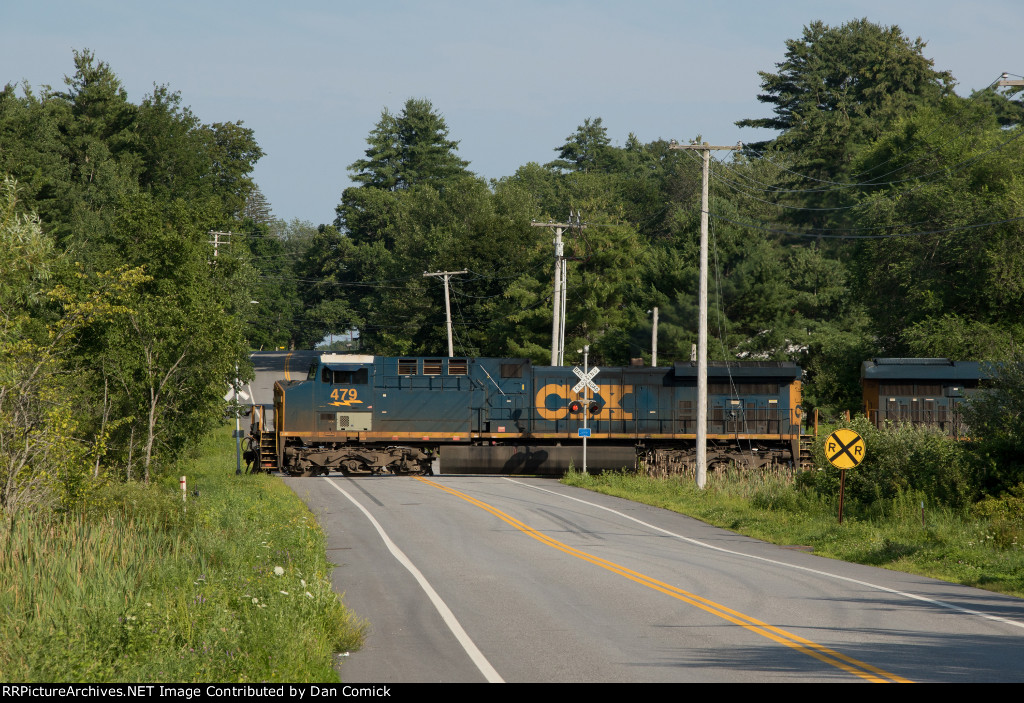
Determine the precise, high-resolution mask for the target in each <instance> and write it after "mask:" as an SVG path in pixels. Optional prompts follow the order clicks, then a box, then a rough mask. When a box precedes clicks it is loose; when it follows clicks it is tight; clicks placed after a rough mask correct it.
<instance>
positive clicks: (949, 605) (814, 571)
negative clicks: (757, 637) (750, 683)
mask: <svg viewBox="0 0 1024 703" xmlns="http://www.w3.org/2000/svg"><path fill="white" fill-rule="evenodd" d="M505 480H506V481H511V482H512V483H517V484H519V485H520V486H525V487H527V488H532V489H534V490H537V491H544V492H545V493H551V494H553V495H556V496H560V497H562V498H566V499H568V500H574V501H576V502H577V503H583V504H584V505H590V506H592V507H595V508H600V509H601V510H607V511H608V512H610V513H614V514H616V515H618V516H619V517H623V518H625V519H627V520H630V521H632V522H635V523H637V524H639V525H643V526H644V527H648V528H650V529H652V530H656V531H657V532H661V533H663V534H666V535H668V536H670V537H675V538H676V539H681V540H683V541H684V542H689V543H690V544H694V545H696V546H698V547H704V548H705V549H712V550H714V551H716V552H723V553H725V554H732V555H734V556H738V557H744V558H746V559H755V560H757V561H763V562H766V563H768V564H775V565H776V566H783V567H787V568H790V569H797V570H799V571H806V572H808V573H812V574H817V575H818V576H826V577H828V578H833V579H836V580H838V581H847V582H849V583H855V584H857V585H859V586H866V587H868V588H873V589H875V590H878V591H885V592H886V593H893V594H896V595H899V596H903V597H904V598H909V599H911V600H918V601H923V602H925V603H931V604H932V605H937V606H939V607H941V608H948V609H949V610H956V611H959V612H961V613H967V614H968V615H976V616H978V617H981V618H985V619H986V620H994V621H996V622H1001V623H1004V624H1006V625H1011V626H1013V627H1019V628H1024V623H1022V622H1018V621H1017V620H1011V619H1009V618H1004V617H1000V616H999V615H989V614H988V613H982V612H980V611H977V610H971V609H970V608H963V607H961V606H959V605H953V604H952V603H946V602H944V601H941V600H935V599H934V598H928V597H926V596H919V595H916V594H913V593H907V592H906V591H898V590H896V589H894V588H888V587H886V586H879V585H878V584H874V583H868V582H867V581H859V580H857V579H854V578H850V577H849V576H840V575H839V574H830V573H829V572H827V571H819V570H818V569H812V568H810V567H807V566H799V565H797V564H789V563H786V562H784V561H777V560H775V559H768V558H767V557H759V556H756V555H754V554H744V553H743V552H737V551H734V550H732V549H725V548H724V547H716V546H715V545H713V544H707V543H706V542H701V541H700V540H696V539H693V538H692V537H684V536H683V535H679V534H676V533H675V532H669V531H668V530H666V529H663V528H661V527H658V526H657V525H651V524H649V523H646V522H644V521H643V520H638V519H637V518H635V517H632V516H631V515H626V514H625V513H621V512H619V511H618V510H614V509H613V508H608V507H606V506H604V505H598V504H597V503H591V502H590V501H588V500H583V499H582V498H575V497H573V496H569V495H566V494H564V493H559V492H557V491H552V490H549V489H547V488H541V487H540V486H531V485H530V484H528V483H523V482H522V481H517V480H515V479H512V478H508V477H505ZM613 497H614V496H613ZM651 507H654V506H651ZM694 519H696V518H694ZM996 595H998V594H996Z"/></svg>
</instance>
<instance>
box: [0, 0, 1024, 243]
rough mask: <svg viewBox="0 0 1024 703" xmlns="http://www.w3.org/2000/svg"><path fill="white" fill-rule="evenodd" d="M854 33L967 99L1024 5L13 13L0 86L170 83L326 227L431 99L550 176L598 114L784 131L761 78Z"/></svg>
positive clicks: (1, 53)
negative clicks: (404, 122) (377, 154)
mask: <svg viewBox="0 0 1024 703" xmlns="http://www.w3.org/2000/svg"><path fill="white" fill-rule="evenodd" d="M860 17H867V18H868V19H869V20H871V21H872V22H876V23H878V24H885V25H892V24H896V25H899V26H900V28H901V29H902V30H903V32H904V33H905V34H906V35H908V36H909V37H911V38H912V39H913V38H916V37H921V38H922V39H924V40H925V41H926V42H927V43H928V46H927V47H926V49H925V55H926V56H927V57H929V58H931V59H933V60H934V61H935V67H936V68H937V69H940V70H949V71H951V72H952V73H953V75H954V77H955V78H956V79H957V81H958V92H960V93H961V94H967V93H969V92H970V91H971V90H974V89H977V88H982V87H984V86H986V85H988V84H989V83H991V82H992V81H993V80H995V79H996V78H998V76H999V74H1000V73H1001V72H1003V71H1008V72H1010V73H1015V74H1024V55H1022V54H1021V52H1020V50H1019V46H1020V39H1019V36H1020V33H1021V31H1022V29H1024V21H1022V20H1024V3H1020V2H1018V1H1015V0H980V1H979V2H975V3H967V2H963V0H957V1H953V0H932V1H931V2H916V1H908V2H902V1H900V0H889V1H888V2H881V1H875V0H870V1H862V2H827V1H825V0H818V1H816V2H811V1H810V0H797V1H789V0H787V1H786V2H776V3H764V2H754V1H748V0H737V1H734V2H729V1H728V0H722V1H720V2H718V3H710V2H706V1H704V2H689V1H682V2H680V1H678V0H677V1H676V2H667V1H665V2H663V1H660V0H659V1H652V2H644V1H643V0H633V2H626V1H625V0H623V1H620V0H588V1H586V2H584V1H582V0H571V1H569V0H566V1H559V0H550V1H543V2H541V1H535V0H516V1H514V2H508V1H507V0H506V1H505V2H490V1H488V0H474V1H456V0H432V1H430V2H403V1H401V0H398V1H396V2H391V3H387V4H384V3H369V2H366V1H365V0H362V1H360V2H347V1H338V0H334V1H328V0H310V1H306V0H293V1H292V2H288V3H285V2H270V1H269V0H248V1H245V2H239V1H236V0H228V1H223V2H222V1H220V0H206V1H205V2H196V1H195V0H178V2H175V3H166V4H159V5H157V4H155V3H149V2H138V1H136V0H75V1H70V0H68V1H61V0H35V1H34V2H23V3H16V2H14V1H13V0H3V4H2V5H0V83H7V82H13V83H20V82H21V81H27V82H28V83H29V84H30V85H31V86H33V87H34V88H38V87H39V86H41V85H43V84H50V85H53V86H54V87H55V88H58V87H62V81H63V77H64V76H65V75H66V74H69V73H72V72H73V68H74V67H73V63H72V50H73V49H83V48H89V49H91V50H92V51H93V52H94V53H95V54H96V56H97V58H98V59H100V60H102V61H106V62H107V63H109V64H110V65H111V67H112V68H113V70H114V71H115V73H117V75H118V76H119V77H120V78H121V80H122V82H123V83H124V85H125V88H126V89H127V90H128V93H129V96H130V97H131V99H132V100H133V101H135V102H137V101H139V100H141V99H142V97H143V96H144V95H146V94H147V93H149V92H150V91H151V90H152V87H153V84H154V83H158V84H167V85H169V86H170V87H171V88H172V89H173V90H177V91H179V92H180V93H181V95H182V100H183V102H184V104H186V105H189V106H191V107H192V110H193V111H194V112H195V113H196V115H197V116H198V117H199V118H200V119H201V120H202V121H204V122H221V121H235V120H242V121H243V122H244V123H245V124H246V125H247V126H249V127H251V128H252V129H254V130H255V133H256V137H257V139H258V140H259V143H260V145H261V146H262V148H263V150H264V151H265V152H266V153H267V155H266V156H265V157H264V158H263V160H262V161H261V162H260V164H259V165H258V167H257V169H256V174H255V176H256V180H257V182H258V183H259V185H260V188H261V189H262V190H263V192H264V194H265V195H266V197H267V199H268V200H269V201H270V204H271V206H272V208H273V212H274V214H275V215H276V216H278V217H281V218H284V219H292V218H299V219H303V220H309V221H312V222H313V223H314V224H319V223H322V222H331V221H332V220H333V219H334V206H335V205H336V204H337V203H338V200H339V198H340V194H341V191H342V190H343V189H344V188H345V187H346V186H347V185H348V184H349V182H348V172H347V171H346V170H345V167H346V166H348V165H349V164H351V163H352V162H353V161H355V160H356V159H358V158H361V157H362V156H363V151H364V150H365V148H366V142H365V140H366V136H367V134H368V133H369V131H370V130H371V129H372V128H373V126H374V124H375V123H376V122H377V120H378V119H379V118H380V114H381V111H382V110H383V109H384V108H388V109H390V110H391V111H393V112H399V111H400V110H401V108H402V105H403V104H404V102H405V101H406V99H407V98H410V97H423V98H428V99H429V100H431V101H432V102H433V104H434V107H435V109H437V110H438V111H439V112H440V113H442V114H443V115H444V117H445V119H446V120H447V123H448V126H449V129H450V137H451V138H452V139H455V140H458V141H459V142H460V146H459V154H460V156H461V157H462V158H464V159H467V160H469V161H470V168H471V169H472V170H473V171H475V172H476V173H477V174H479V175H481V176H484V177H487V178H500V177H502V176H507V175H511V174H512V173H513V172H514V171H515V169H516V168H517V167H518V166H520V165H522V164H524V163H527V162H529V161H537V162H540V163H544V162H547V161H550V160H551V159H552V158H553V157H554V151H553V150H554V148H555V147H557V146H559V145H560V144H561V143H562V142H564V140H565V138H566V137H567V136H568V135H569V134H571V133H572V132H573V131H574V130H575V128H576V126H577V125H579V124H581V123H582V122H583V120H584V119H585V118H587V117H602V118H603V119H604V124H605V126H606V127H607V128H608V133H609V136H610V137H611V138H612V140H613V142H614V143H616V144H622V143H624V142H625V139H626V137H627V136H628V134H629V133H630V132H634V133H636V135H637V136H638V137H639V138H640V139H641V140H642V141H645V142H647V141H651V140H654V139H657V138H659V137H663V138H666V139H669V138H673V139H679V140H686V139H690V138H692V137H694V136H696V135H697V134H701V135H703V136H704V138H705V139H707V140H709V141H712V142H717V143H724V144H731V143H735V142H736V141H738V140H740V139H742V140H744V141H754V140H756V139H758V138H764V137H765V136H770V133H766V132H761V131H760V130H752V129H742V130H741V129H739V128H737V127H736V126H735V125H734V124H733V123H734V122H735V121H736V120H739V119H742V118H746V117H762V116H767V115H768V114H770V110H769V109H768V107H767V106H765V105H762V104H761V103H759V102H758V101H757V93H758V90H759V85H760V83H759V78H758V75H757V72H758V71H759V70H761V71H772V70H774V68H775V64H776V63H777V62H779V61H781V60H782V57H783V53H784V51H785V46H784V42H785V40H786V39H791V38H796V37H799V36H800V34H801V33H802V30H803V27H804V26H805V25H806V24H808V23H810V22H811V21H813V20H816V19H820V20H822V21H824V22H826V23H827V24H830V25H839V24H842V23H843V22H845V21H847V20H850V19H855V18H860ZM758 132H761V133H760V134H759V133H758Z"/></svg>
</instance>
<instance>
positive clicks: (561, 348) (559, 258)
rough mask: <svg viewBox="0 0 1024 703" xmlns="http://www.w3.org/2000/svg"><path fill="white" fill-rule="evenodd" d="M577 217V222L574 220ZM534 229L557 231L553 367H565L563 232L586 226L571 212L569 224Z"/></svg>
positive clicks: (566, 286)
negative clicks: (545, 228) (547, 228)
mask: <svg viewBox="0 0 1024 703" xmlns="http://www.w3.org/2000/svg"><path fill="white" fill-rule="evenodd" d="M573 217H575V221H574V220H573ZM530 226H532V227H551V228H553V229H554V230H555V294H554V316H553V318H552V320H551V365H552V366H563V365H564V364H565V303H566V290H567V289H568V268H567V262H568V259H566V258H565V249H564V245H563V244H562V232H563V231H564V230H565V229H568V228H573V227H575V228H576V229H583V228H584V227H586V225H582V224H580V213H579V212H578V211H577V212H576V213H573V211H572V210H570V211H569V221H568V222H531V223H530Z"/></svg>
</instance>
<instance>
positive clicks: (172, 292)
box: [0, 20, 1024, 510]
mask: <svg viewBox="0 0 1024 703" xmlns="http://www.w3.org/2000/svg"><path fill="white" fill-rule="evenodd" d="M924 50H925V44H924V42H922V41H921V40H920V39H916V40H911V39H910V38H908V37H907V36H906V35H905V34H904V33H903V32H902V30H900V29H899V28H898V27H885V26H880V25H876V24H873V23H871V22H869V21H867V20H855V21H851V22H848V23H845V24H843V25H841V26H837V27H832V26H827V25H825V24H823V23H820V22H813V23H811V24H809V25H807V26H806V27H804V28H803V32H802V34H801V36H800V37H799V38H796V39H792V40H789V41H787V42H786V44H785V53H784V56H783V59H782V60H781V61H780V62H779V63H777V64H776V66H775V67H774V70H770V71H764V72H762V73H761V74H760V76H761V87H762V93H761V94H760V95H759V96H758V99H759V100H760V101H761V102H762V103H763V104H764V105H765V106H766V108H767V110H768V111H769V112H770V113H771V114H770V115H769V116H767V117H763V116H762V117H750V118H745V119H741V120H739V121H738V122H737V124H739V125H741V126H748V127H754V128H770V129H773V130H776V132H777V135H776V136H775V137H773V138H772V139H769V140H765V141H761V142H753V143H749V144H745V145H744V146H743V148H742V149H741V150H740V151H738V152H736V153H735V155H734V156H732V157H731V158H727V159H722V160H716V161H715V162H714V163H713V168H712V180H711V205H710V221H711V246H712V256H711V285H710V314H709V328H710V330H709V331H710V336H711V341H710V343H709V352H710V355H711V358H713V359H766V360H792V361H797V362H798V363H800V365H801V366H802V367H803V368H804V369H805V371H806V382H805V386H804V396H805V402H806V404H807V405H808V406H810V407H818V408H821V409H822V410H825V411H826V412H831V413H838V412H840V411H842V410H857V409H859V406H860V400H859V389H858V374H859V367H860V363H861V361H863V360H865V359H868V358H870V357H872V356H908V355H909V356H947V357H950V358H955V359H982V360H991V359H1007V358H1010V357H1012V356H1013V354H1014V353H1015V352H1014V350H1015V349H1017V348H1019V344H1020V341H1021V340H1022V337H1024V328H1022V325H1021V322H1020V315H1019V310H1021V309H1024V248H1022V247H1021V246H1020V242H1021V241H1022V238H1021V233H1022V223H1024V212H1022V209H1024V192H1022V185H1021V179H1020V178H1019V175H1018V174H1020V173H1021V172H1022V166H1024V140H1021V139H1020V136H1021V135H1022V134H1024V132H1022V131H1021V126H1020V121H1021V115H1022V110H1024V106H1022V103H1021V101H1020V100H1019V99H1018V96H1017V95H1016V94H1014V93H1013V92H1012V91H1006V90H1001V89H998V88H997V87H995V86H990V87H989V88H986V89H983V90H979V91H976V92H975V93H973V94H971V95H969V96H966V97H962V96H959V95H957V94H956V93H955V92H954V91H953V88H954V86H955V80H954V78H953V76H952V75H951V74H949V73H948V72H945V71H940V70H937V69H936V68H935V67H934V66H933V64H932V62H931V61H930V60H929V59H927V58H926V57H925V54H924ZM74 67H75V72H74V73H73V75H71V76H68V77H66V79H65V84H64V88H63V89H62V90H55V89H53V88H51V87H49V86H46V87H44V88H42V89H41V90H40V91H39V92H38V93H36V92H34V91H33V90H32V89H31V88H30V87H29V86H21V87H18V86H15V85H12V84H8V85H6V86H5V87H4V89H3V90H2V91H0V174H3V176H4V188H3V199H2V202H0V218H2V219H0V236H2V241H0V268H2V269H3V270H4V271H5V272H9V273H7V274H5V276H4V277H3V279H2V280H0V373H2V378H0V443H2V444H0V455H2V457H3V461H4V464H3V466H2V467H0V473H2V475H0V480H3V481H4V482H5V485H6V486H7V488H3V489H2V495H0V501H3V503H2V504H0V508H3V509H5V510H10V509H11V506H13V505H15V504H16V503H17V502H18V501H27V500H29V498H28V496H41V495H47V496H48V498H47V500H49V501H50V502H51V503H53V504H60V503H61V501H69V500H74V499H75V495H77V494H76V493H75V491H84V490H86V488H87V487H88V485H89V478H90V476H91V477H93V478H95V477H98V476H99V475H101V474H103V473H104V472H106V473H108V474H110V475H116V476H119V477H122V478H140V477H141V478H145V477H146V476H148V475H150V474H151V473H152V472H153V471H155V470H159V467H160V466H163V465H167V463H168V462H170V461H172V460H173V459H174V458H175V457H176V456H178V455H180V453H181V452H183V451H185V450H186V449H187V448H188V446H189V445H190V443H191V442H194V441H195V439H196V438H197V437H199V436H200V435H201V434H202V433H203V432H204V431H206V429H207V428H208V427H209V426H210V425H211V423H213V422H215V421H216V420H217V418H218V417H219V416H220V415H221V414H222V413H223V409H224V402H223V400H222V396H223V395H224V392H225V390H226V389H227V387H228V385H229V383H230V382H231V381H232V379H234V378H235V377H236V375H240V376H244V375H245V374H246V373H247V371H248V362H247V360H246V352H247V351H248V350H249V349H260V348H275V347H299V348H302V347H305V348H309V347H312V346H314V345H316V344H319V343H321V342H322V340H323V339H324V338H325V337H326V336H327V335H331V334H333V335H344V336H345V339H346V342H345V344H346V346H347V347H349V346H351V347H357V348H359V349H361V350H362V351H364V352H365V353H374V354H381V355H406V354H409V355H412V354H437V353H438V352H439V351H440V350H443V349H444V348H445V347H446V326H445V315H444V304H443V295H444V291H443V286H442V284H441V282H440V281H439V280H438V279H437V278H425V277H424V276H423V273H424V272H428V271H442V270H447V271H456V270H466V271H467V272H468V273H467V274H465V275H461V276H457V277H453V278H452V280H451V284H452V314H453V322H454V328H455V347H456V353H458V354H464V355H467V356H476V355H481V356H523V357H528V358H531V359H533V360H534V362H536V363H546V362H547V359H548V358H549V354H550V349H549V347H550V330H551V320H552V306H553V301H552V295H553V286H552V274H553V270H552V269H553V261H554V250H553V245H552V241H551V239H552V235H551V231H550V230H549V229H548V228H546V227H535V226H532V223H537V222H540V223H543V222H549V221H555V222H557V221H564V220H565V219H566V218H567V217H568V215H569V212H570V211H572V212H579V213H582V219H583V223H584V225H585V226H584V227H580V228H576V229H573V230H571V231H569V232H568V233H567V234H566V256H568V257H569V265H568V270H569V283H568V303H567V319H566V349H568V350H573V349H576V348H577V347H580V346H582V345H583V344H589V345H590V348H591V354H592V357H591V358H592V359H593V360H594V361H595V363H597V364H602V365H607V364H626V363H629V362H630V360H631V359H636V358H640V359H643V360H644V361H645V362H648V363H649V361H650V354H651V349H650V339H651V325H652V321H651V316H650V313H649V311H650V310H651V309H652V308H653V307H655V306H657V307H658V308H659V310H660V322H659V356H660V358H661V359H662V360H671V359H673V358H676V359H688V358H689V356H690V349H691V346H692V344H694V343H695V342H696V339H697V330H696V327H697V319H698V310H697V301H696V298H697V285H698V232H699V224H698V223H699V220H700V189H701V164H700V160H699V157H698V156H696V155H695V154H694V153H691V152H688V151H682V150H677V149H674V148H672V147H673V144H672V143H671V142H670V141H668V140H666V139H657V140H654V141H651V142H647V143H644V142H642V141H641V140H640V139H638V138H637V137H636V136H635V135H633V134H630V135H629V137H628V138H627V139H626V140H625V143H624V144H622V145H615V144H613V143H612V140H611V138H610V137H609V135H608V129H607V127H606V126H605V124H604V122H603V120H602V119H601V117H599V116H590V117H587V118H586V119H584V120H583V122H582V124H580V125H579V126H578V127H577V128H576V129H575V130H574V131H572V132H571V133H569V134H568V135H567V136H566V138H565V140H564V142H563V143H561V144H558V145H552V151H553V156H554V158H553V159H552V160H551V161H549V162H546V163H539V162H529V163H526V164H524V165H522V166H520V167H519V168H518V169H517V170H516V171H515V172H514V173H512V174H510V175H508V176H505V177H502V178H498V179H494V180H491V181H489V182H488V181H485V180H484V179H483V178H481V177H479V176H477V175H476V174H475V173H474V172H473V171H472V170H471V168H470V167H471V164H470V163H469V162H467V161H466V160H464V159H462V158H461V156H459V154H458V141H457V139H454V138H453V137H452V135H450V134H449V129H448V127H447V125H446V123H445V120H444V118H443V116H442V115H441V113H440V112H439V111H438V110H437V109H435V107H434V106H433V104H432V103H431V102H430V101H429V100H428V99H426V98H411V99H409V100H408V101H406V102H405V104H404V105H403V107H402V109H401V111H400V112H397V113H392V112H391V111H389V110H384V112H383V113H382V115H381V117H380V120H379V121H378V122H377V124H376V125H374V126H373V127H372V129H371V130H370V132H369V134H368V137H367V148H366V150H365V153H364V154H363V156H362V157H358V158H356V159H355V160H354V161H353V162H352V164H351V165H350V166H349V167H348V171H349V173H350V174H351V181H352V184H353V185H351V186H350V187H347V188H345V189H344V191H343V192H342V193H341V197H340V200H339V203H338V205H337V207H336V217H335V219H334V221H333V222H331V223H324V224H320V225H313V224H311V223H308V222H302V221H293V222H290V223H284V222H280V221H278V220H277V219H276V218H274V217H273V215H272V212H271V206H270V203H268V202H267V201H266V198H264V197H263V195H262V193H260V191H259V189H258V188H257V187H256V185H255V183H254V182H253V179H252V170H253V167H254V165H255V163H256V162H257V160H258V159H259V158H260V156H261V155H262V151H261V149H260V147H259V144H258V142H257V139H256V135H254V134H253V132H252V131H251V130H250V129H248V128H246V127H244V126H243V124H242V123H240V122H234V123H230V122H225V123H213V124H204V123H203V122H202V121H201V120H200V119H199V118H198V117H196V116H195V115H194V114H193V113H192V112H191V110H190V109H189V108H188V107H186V106H185V105H184V104H183V102H182V99H181V96H180V95H179V94H178V93H176V92H173V91H171V90H170V89H169V88H168V87H166V86H156V87H154V89H153V91H152V93H151V94H149V95H147V96H146V97H145V98H144V99H143V100H142V101H141V102H140V103H138V104H133V103H132V102H130V101H129V100H128V99H127V95H126V93H125V90H124V88H123V86H122V85H121V83H120V81H119V80H118V78H117V77H116V75H115V74H114V72H113V71H112V69H111V68H110V67H109V66H108V65H107V64H105V63H103V62H101V61H98V60H97V59H96V58H95V57H94V56H93V55H92V53H90V52H88V51H82V52H76V53H75V54H74ZM693 138H694V139H695V140H701V139H702V137H701V135H700V134H696V133H695V134H694V135H693ZM212 231H213V232H221V231H222V232H228V231H229V232H231V233H232V234H231V236H230V242H231V243H230V245H224V246H220V245H219V244H218V245H217V246H216V248H215V245H214V244H213V241H212V237H211V235H210V232H212ZM218 241H221V240H219V239H218ZM569 357H571V354H570V355H569ZM236 369H238V370H237V371H236ZM26 476H27V477H29V478H30V479H31V480H29V481H26V480H22V479H24V478H25V477H26ZM55 476H61V477H63V478H62V479H61V480H60V481H56V480H55V479H54V478H53V477H55ZM26 486H27V487H28V488H26ZM46 486H49V487H50V489H51V490H50V491H49V493H47V491H46V490H44V488H45V487H46Z"/></svg>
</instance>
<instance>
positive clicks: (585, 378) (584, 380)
mask: <svg viewBox="0 0 1024 703" xmlns="http://www.w3.org/2000/svg"><path fill="white" fill-rule="evenodd" d="M600 370H601V369H599V368H597V367H596V366H595V367H594V368H592V369H590V371H588V372H587V373H583V370H582V369H580V367H579V366H573V367H572V372H573V373H574V374H576V378H578V379H580V382H579V383H577V384H576V385H575V386H573V387H572V392H573V393H579V392H580V391H582V390H583V389H584V388H586V387H588V386H589V387H590V390H592V391H594V392H595V393H597V392H598V390H600V389H599V388H598V387H597V384H596V383H594V376H596V375H597V373H598V371H600Z"/></svg>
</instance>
